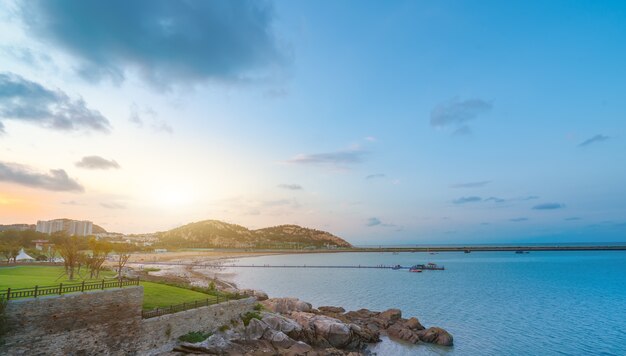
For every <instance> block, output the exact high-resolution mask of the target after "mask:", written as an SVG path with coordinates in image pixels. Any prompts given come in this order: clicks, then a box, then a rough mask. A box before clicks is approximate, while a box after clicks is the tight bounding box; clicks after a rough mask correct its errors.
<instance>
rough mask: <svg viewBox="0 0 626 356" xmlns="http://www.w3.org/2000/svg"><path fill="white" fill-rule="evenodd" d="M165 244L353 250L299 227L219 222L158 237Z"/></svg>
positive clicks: (336, 239)
mask: <svg viewBox="0 0 626 356" xmlns="http://www.w3.org/2000/svg"><path fill="white" fill-rule="evenodd" d="M158 235H159V237H160V240H161V242H162V243H164V244H166V245H170V246H176V247H205V248H206V247H209V248H210V247H218V248H277V247H282V248H295V247H301V248H305V247H325V246H326V247H329V246H330V247H352V245H351V244H350V243H348V242H347V241H346V240H344V239H342V238H340V237H337V236H335V235H333V234H331V233H329V232H326V231H321V230H315V229H309V228H305V227H301V226H298V225H279V226H273V227H267V228H263V229H258V230H250V229H248V228H246V227H244V226H241V225H236V224H229V223H226V222H223V221H219V220H203V221H198V222H194V223H190V224H187V225H184V226H180V227H177V228H174V229H172V230H169V231H165V232H159V233H158Z"/></svg>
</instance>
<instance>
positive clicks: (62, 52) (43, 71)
mask: <svg viewBox="0 0 626 356" xmlns="http://www.w3.org/2000/svg"><path fill="white" fill-rule="evenodd" d="M67 6H73V8H72V9H71V11H69V9H68V8H67ZM107 7H108V8H110V9H112V10H115V11H111V12H107V11H105V10H106V9H107ZM26 13H28V16H25V14H26ZM69 13H71V14H72V16H68V14H69ZM113 13H116V14H118V15H117V16H115V15H113ZM119 14H124V15H123V16H121V15H119ZM0 20H1V21H0V63H2V66H1V67H0V224H13V223H33V222H35V221H37V220H49V219H56V218H61V217H67V218H70V219H77V220H90V221H93V222H94V223H95V224H98V225H101V226H102V227H104V228H105V229H106V230H107V231H115V232H121V233H149V232H155V231H164V230H169V229H171V228H174V227H177V226H180V225H182V224H187V223H189V222H193V221H199V220H205V219H217V220H223V221H226V222H230V223H236V224H240V225H243V226H247V227H249V228H263V227H268V226H274V225H281V224H297V225H302V226H307V227H311V228H316V229H320V230H325V231H329V232H331V233H333V234H336V235H338V236H340V237H342V238H345V239H347V240H348V241H350V242H351V243H353V244H357V245H358V244H383V245H384V244H411V243H417V244H419V243H493V242H501V243H504V242H617V241H622V242H623V241H625V239H624V236H625V235H624V234H625V233H626V203H624V202H625V201H626V188H625V187H624V184H623V182H624V181H626V165H624V164H623V163H622V161H623V157H624V154H625V153H626V142H625V140H624V137H625V134H626V104H625V103H626V98H624V95H625V94H624V93H626V90H625V88H624V83H626V72H625V71H624V69H623V68H624V65H623V63H625V62H626V48H624V46H623V43H625V41H626V4H624V3H622V2H610V1H607V2H601V3H598V2H591V1H583V2H578V3H575V4H574V3H571V2H567V1H553V2H550V3H523V2H519V3H510V2H507V3H501V2H497V1H483V2H471V1H461V2H448V1H423V2H414V1H394V2H377V1H359V2H356V1H346V2H339V3H335V2H291V1H271V2H269V1H267V2H265V1H230V2H226V3H217V2H194V1H191V2H185V3H183V2H169V1H165V0H163V1H161V0H159V1H135V2H133V3H132V4H128V3H126V2H124V1H109V2H106V3H104V2H91V1H84V2H78V3H71V4H70V3H66V2H63V1H29V2H24V3H18V2H14V1H9V0H2V1H0ZM229 20H230V21H229ZM114 24H115V25H114ZM529 24H532V26H530V25H529ZM589 69H593V70H589Z"/></svg>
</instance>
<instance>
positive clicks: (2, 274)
mask: <svg viewBox="0 0 626 356" xmlns="http://www.w3.org/2000/svg"><path fill="white" fill-rule="evenodd" d="M80 272H81V273H80V274H81V275H82V276H84V277H88V276H89V273H88V271H87V270H86V269H84V268H81V271H80ZM64 273H65V271H64V269H63V267H60V266H14V267H5V266H1V267H0V289H7V288H31V287H34V286H36V285H39V286H53V285H57V284H59V283H63V284H65V283H80V282H82V279H81V278H80V277H79V276H78V275H76V274H75V275H74V280H73V281H70V280H69V279H67V275H65V274H64ZM114 275H115V274H114V273H113V272H110V271H102V272H100V279H102V278H111V277H113V276H114ZM85 281H91V279H85Z"/></svg>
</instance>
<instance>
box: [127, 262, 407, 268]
mask: <svg viewBox="0 0 626 356" xmlns="http://www.w3.org/2000/svg"><path fill="white" fill-rule="evenodd" d="M128 264H139V265H166V266H191V267H219V268H369V269H394V268H395V269H409V268H410V267H405V266H400V267H398V266H396V265H269V264H262V265H255V264H235V263H225V264H219V263H211V262H196V263H194V262H158V261H154V262H150V261H145V262H128Z"/></svg>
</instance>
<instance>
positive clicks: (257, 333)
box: [245, 319, 270, 340]
mask: <svg viewBox="0 0 626 356" xmlns="http://www.w3.org/2000/svg"><path fill="white" fill-rule="evenodd" d="M269 328H270V326H269V325H268V324H267V323H266V322H265V321H262V320H259V319H250V323H249V324H248V326H246V331H245V337H246V340H258V339H260V338H261V337H263V334H264V333H265V331H266V330H267V329H269Z"/></svg>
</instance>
